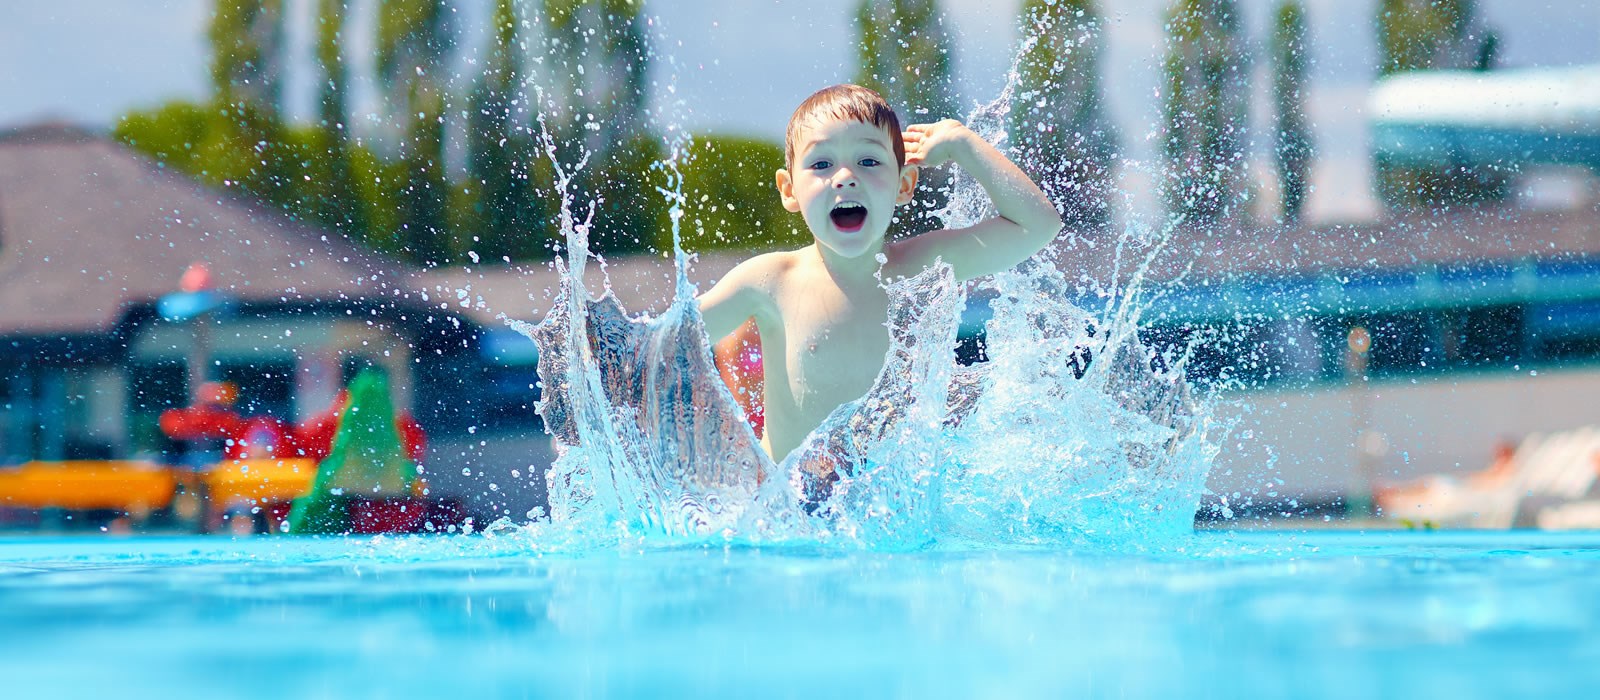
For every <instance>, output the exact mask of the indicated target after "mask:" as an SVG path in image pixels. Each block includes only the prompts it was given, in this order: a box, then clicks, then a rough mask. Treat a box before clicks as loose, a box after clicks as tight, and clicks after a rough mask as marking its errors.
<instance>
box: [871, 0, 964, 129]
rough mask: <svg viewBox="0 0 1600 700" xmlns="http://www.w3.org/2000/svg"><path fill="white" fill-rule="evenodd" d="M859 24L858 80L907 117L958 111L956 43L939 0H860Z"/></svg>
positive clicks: (922, 119) (941, 115)
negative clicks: (953, 61)
mask: <svg viewBox="0 0 1600 700" xmlns="http://www.w3.org/2000/svg"><path fill="white" fill-rule="evenodd" d="M856 24H857V26H858V27H859V28H860V30H861V53H860V59H861V61H860V65H859V70H858V71H857V75H856V83H857V84H859V85H861V86H862V87H865V88H869V89H871V90H873V91H874V92H877V93H878V94H879V95H882V96H883V98H884V99H885V100H888V101H889V104H891V105H896V106H898V107H899V108H900V109H903V110H905V111H904V112H903V114H905V117H904V119H905V121H907V122H933V121H938V120H940V119H945V118H949V117H956V116H960V115H959V113H958V111H957V108H956V100H955V90H954V84H953V83H954V71H953V68H952V65H951V59H952V56H953V55H954V49H955V45H954V43H953V41H952V40H951V38H950V34H949V32H946V31H945V28H944V18H943V14H942V13H941V12H940V11H939V3H938V1H937V0H862V3H861V5H860V6H859V7H858V8H857V10H856Z"/></svg>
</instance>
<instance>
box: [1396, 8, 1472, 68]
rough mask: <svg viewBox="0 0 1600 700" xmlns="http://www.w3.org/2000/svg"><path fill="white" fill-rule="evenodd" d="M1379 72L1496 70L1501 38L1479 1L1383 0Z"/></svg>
mask: <svg viewBox="0 0 1600 700" xmlns="http://www.w3.org/2000/svg"><path fill="white" fill-rule="evenodd" d="M1377 24H1378V54H1379V61H1378V73H1379V74H1380V75H1389V74H1391V73H1401V72H1405V71H1413V70H1438V69H1457V70H1460V69H1467V68H1471V69H1476V70H1488V69H1490V68H1493V67H1494V61H1495V52H1496V50H1497V47H1498V39H1497V38H1496V36H1495V34H1494V32H1493V31H1492V30H1490V29H1488V28H1487V27H1485V26H1484V25H1483V22H1482V20H1481V19H1480V18H1479V17H1478V14H1477V7H1476V3H1474V2H1473V0H1382V2H1380V3H1379V4H1378V17H1377Z"/></svg>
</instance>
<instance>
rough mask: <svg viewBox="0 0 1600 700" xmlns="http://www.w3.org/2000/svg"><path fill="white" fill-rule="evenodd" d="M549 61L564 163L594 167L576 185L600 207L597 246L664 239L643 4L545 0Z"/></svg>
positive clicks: (548, 94)
mask: <svg viewBox="0 0 1600 700" xmlns="http://www.w3.org/2000/svg"><path fill="white" fill-rule="evenodd" d="M543 10H544V21H545V42H546V46H547V47H548V51H549V56H548V60H547V61H546V67H547V71H546V74H545V76H544V77H545V78H546V80H544V81H543V82H544V84H545V85H546V86H547V89H546V90H545V91H544V93H543V95H542V96H543V98H544V100H545V104H544V105H543V108H544V110H545V111H546V112H547V114H548V117H549V118H548V120H547V125H548V126H549V128H550V130H551V132H552V136H553V137H554V138H555V139H556V141H557V144H558V147H559V151H560V153H561V157H562V158H563V159H564V160H566V161H568V162H576V161H577V160H578V159H579V158H581V157H583V156H584V155H587V157H588V158H589V164H588V167H586V168H585V169H584V170H583V171H582V172H581V173H579V176H578V179H577V181H576V182H575V183H574V186H575V187H576V189H577V191H579V192H582V193H584V194H585V195H586V196H588V197H591V198H592V199H593V200H594V201H595V203H596V204H597V208H596V211H595V220H594V229H593V234H592V236H591V238H590V247H591V248H592V249H594V250H595V251H597V252H609V253H618V252H631V251H639V250H644V249H646V248H648V247H649V246H650V244H651V242H652V241H654V240H655V239H656V232H655V231H654V230H653V229H654V228H655V227H656V226H657V225H658V223H659V221H660V220H661V219H660V215H661V211H662V210H663V208H664V207H665V206H666V203H665V199H664V198H662V197H661V196H660V195H659V194H658V193H657V192H656V190H655V185H656V184H659V183H658V181H657V178H655V177H654V175H655V174H654V173H653V172H652V171H651V170H650V167H649V166H650V164H651V163H653V162H654V161H655V159H656V158H657V157H658V156H660V155H661V151H662V144H661V141H660V139H659V138H657V137H656V136H654V135H652V134H651V133H650V132H649V130H648V129H646V119H645V112H646V106H647V105H646V102H647V98H648V93H647V90H646V88H647V85H648V83H647V82H646V80H647V76H648V72H649V68H650V65H649V58H650V52H649V42H648V37H647V34H646V25H645V22H646V17H645V16H644V14H643V12H642V10H643V3H642V2H641V1H640V0H544V3H543Z"/></svg>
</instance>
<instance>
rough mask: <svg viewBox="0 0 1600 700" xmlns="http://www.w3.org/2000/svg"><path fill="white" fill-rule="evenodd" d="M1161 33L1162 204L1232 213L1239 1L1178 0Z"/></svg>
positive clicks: (1240, 91) (1240, 174) (1238, 177)
mask: <svg viewBox="0 0 1600 700" xmlns="http://www.w3.org/2000/svg"><path fill="white" fill-rule="evenodd" d="M1167 34H1168V49H1167V58H1166V73H1167V84H1166V89H1165V90H1164V91H1163V97H1164V98H1165V102H1166V104H1165V108H1164V112H1165V114H1164V117H1165V118H1164V133H1163V134H1162V138H1163V143H1162V150H1163V153H1164V155H1165V157H1166V161H1167V162H1166V174H1165V177H1164V182H1163V183H1162V193H1163V195H1164V197H1165V199H1166V202H1167V209H1168V211H1170V212H1172V213H1174V214H1180V215H1183V216H1184V217H1186V218H1187V219H1188V220H1189V221H1192V222H1195V223H1201V224H1204V223H1214V222H1218V221H1222V220H1226V219H1229V218H1231V217H1236V216H1237V215H1238V209H1237V204H1238V203H1239V202H1240V200H1241V196H1240V195H1241V192H1242V189H1243V183H1244V168H1245V157H1244V143H1245V139H1244V130H1245V125H1246V123H1247V119H1246V114H1245V110H1246V106H1247V100H1248V85H1249V82H1248V81H1249V76H1248V73H1247V70H1246V68H1247V66H1246V61H1247V59H1246V54H1245V46H1244V40H1243V38H1242V37H1241V35H1240V18H1239V12H1238V8H1237V7H1236V6H1235V4H1234V0H1176V2H1175V3H1174V4H1173V6H1172V9H1171V11H1170V12H1169V14H1168V17H1167Z"/></svg>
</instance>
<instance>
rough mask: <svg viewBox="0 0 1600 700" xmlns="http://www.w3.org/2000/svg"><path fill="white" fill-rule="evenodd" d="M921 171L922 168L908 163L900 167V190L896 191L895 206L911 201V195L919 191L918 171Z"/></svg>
mask: <svg viewBox="0 0 1600 700" xmlns="http://www.w3.org/2000/svg"><path fill="white" fill-rule="evenodd" d="M919 171H920V169H919V168H917V166H915V165H908V166H906V167H903V168H901V169H900V191H899V192H897V193H895V196H894V205H895V206H897V207H898V206H902V205H906V204H910V203H911V197H912V196H913V195H915V194H916V193H917V173H918V172H919Z"/></svg>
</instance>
